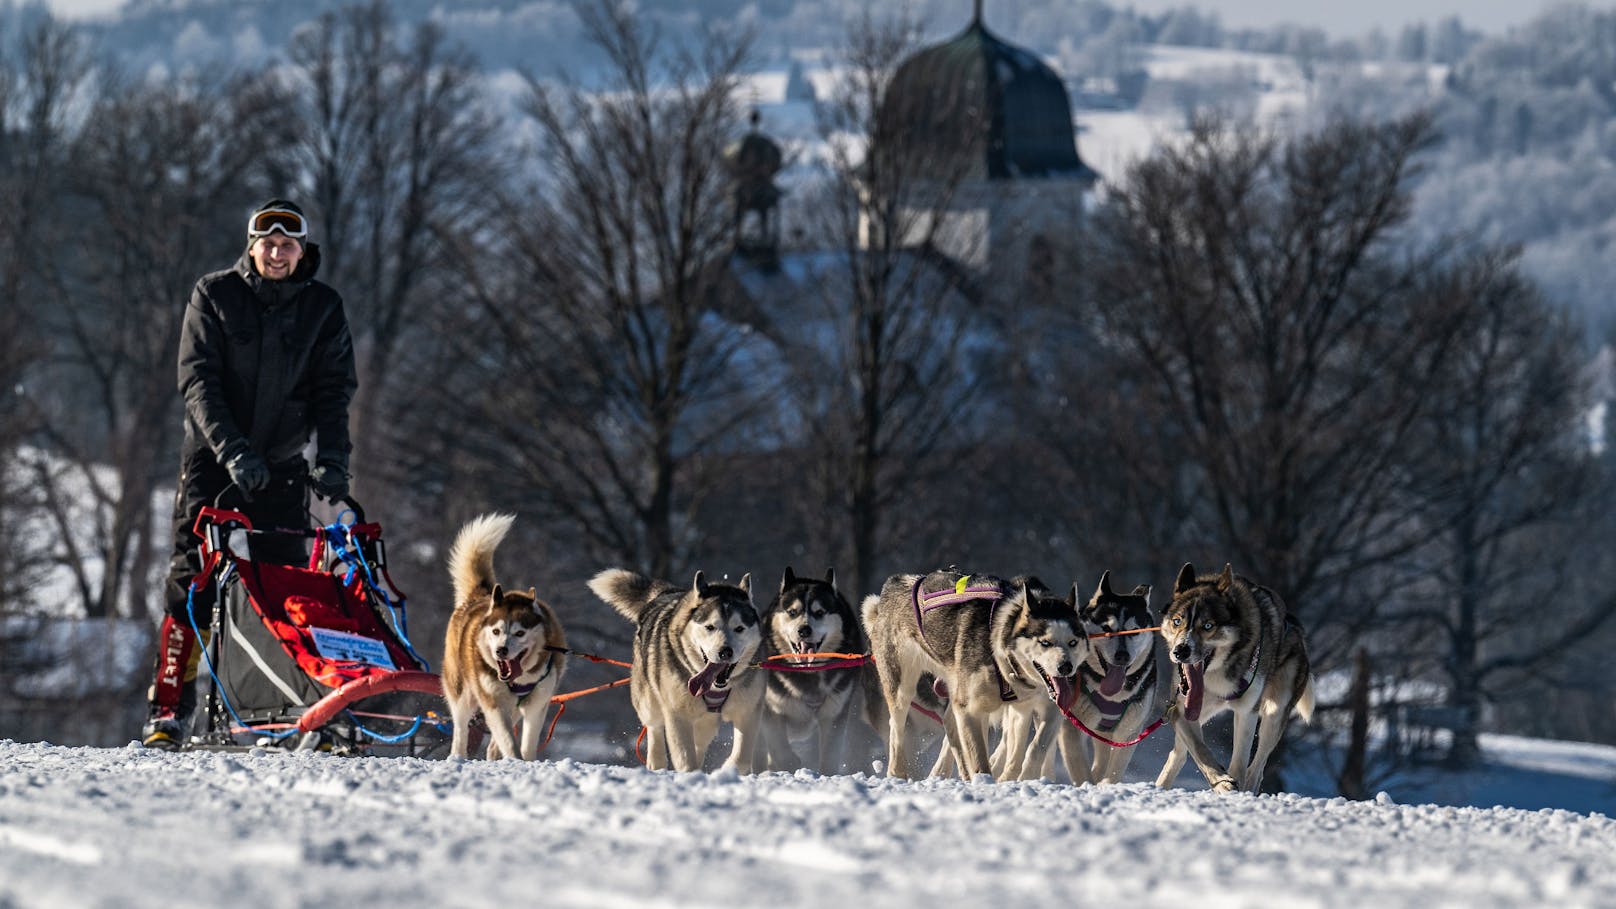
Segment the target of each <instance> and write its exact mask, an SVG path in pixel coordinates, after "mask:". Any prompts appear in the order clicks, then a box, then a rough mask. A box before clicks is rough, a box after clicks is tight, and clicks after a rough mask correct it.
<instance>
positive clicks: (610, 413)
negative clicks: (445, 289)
mask: <svg viewBox="0 0 1616 909" xmlns="http://www.w3.org/2000/svg"><path fill="white" fill-rule="evenodd" d="M579 12H580V18H581V19H582V21H583V22H584V25H585V28H586V29H587V32H588V34H589V35H590V37H591V39H592V40H593V41H595V42H596V43H597V44H598V45H599V47H600V48H601V49H602V50H603V51H604V53H605V55H606V58H607V60H608V61H609V67H608V69H607V73H606V76H605V81H604V84H601V85H597V86H592V87H591V89H589V90H586V89H585V88H584V87H582V86H579V85H577V84H569V83H550V82H545V81H541V80H539V79H537V78H531V77H530V86H529V88H530V92H529V97H528V101H527V105H526V111H527V114H528V117H529V122H530V124H531V126H532V127H533V129H534V132H535V134H536V136H537V142H538V149H537V159H536V162H535V163H536V164H537V168H536V170H537V172H538V180H537V181H536V185H532V186H530V187H525V188H524V189H523V191H520V192H518V193H517V194H516V195H515V197H513V198H512V199H511V200H510V203H509V208H508V211H507V215H506V222H505V229H504V231H503V235H504V236H505V237H507V238H510V240H511V244H510V246H511V249H510V254H509V256H508V257H500V258H499V259H498V260H497V264H498V265H501V266H503V265H508V266H509V267H493V268H490V267H489V266H488V263H489V261H490V257H488V256H487V255H485V254H482V252H481V250H480V249H468V250H466V256H465V259H464V262H465V267H464V269H463V274H464V282H465V285H466V288H467V291H468V292H469V293H470V294H471V295H472V297H473V299H475V300H476V301H477V302H478V303H480V304H481V305H480V306H479V312H480V315H481V317H482V329H483V332H484V333H482V334H475V333H471V332H468V333H467V334H466V336H465V337H464V338H463V340H464V342H465V344H464V349H463V353H462V356H461V359H460V364H461V365H462V366H463V367H464V369H462V370H461V376H460V380H459V381H458V382H457V383H456V384H455V386H454V390H453V398H454V400H455V402H456V403H457V404H458V406H459V407H460V411H459V413H460V417H459V419H457V421H456V427H457V428H456V430H455V432H456V434H457V436H458V437H459V438H458V439H457V440H456V441H455V443H454V444H453V445H452V446H451V447H452V448H453V450H454V451H455V452H457V453H458V454H455V455H451V457H458V458H459V463H460V464H461V465H463V466H464V468H465V471H464V472H465V473H467V474H472V475H477V476H479V477H480V478H481V479H483V480H484V482H485V484H486V485H485V486H484V487H483V488H484V489H485V490H495V491H497V492H498V493H499V495H500V496H501V497H502V500H503V501H520V502H526V503H529V504H530V505H531V506H532V509H533V510H535V511H537V512H538V514H540V515H541V516H543V517H547V518H549V519H550V520H551V522H552V523H554V524H555V526H557V527H558V528H565V529H564V530H561V531H559V532H561V533H565V534H568V535H569V539H570V540H571V542H572V543H573V545H572V547H571V548H572V549H573V551H574V552H575V553H576V552H580V551H581V552H583V553H586V554H587V555H588V556H589V557H591V558H592V559H594V560H595V564H599V562H600V561H611V562H618V563H627V564H629V565H632V566H635V567H637V568H639V569H641V570H646V571H650V572H652V573H653V574H657V575H659V576H666V575H667V572H669V571H670V570H672V569H673V568H674V567H675V566H676V565H677V564H678V563H679V562H680V561H682V560H683V559H685V558H688V557H689V555H690V547H691V544H692V542H693V540H692V537H691V535H690V527H691V521H690V515H691V513H692V510H693V509H694V508H695V507H696V504H697V503H698V501H699V500H700V498H701V496H702V494H703V493H704V491H705V489H706V488H707V485H708V484H709V483H710V482H711V481H712V479H713V477H712V476H711V475H710V474H708V473H706V472H705V469H704V467H703V464H704V458H709V457H716V456H717V455H719V454H720V453H722V451H723V450H724V446H725V444H726V442H727V441H729V440H732V439H734V438H736V433H738V432H739V431H740V430H741V429H742V428H743V427H745V425H746V424H747V422H748V419H749V417H750V416H751V415H752V414H753V413H754V412H755V411H754V408H755V407H756V406H757V400H758V395H756V394H755V393H754V387H755V385H756V384H757V382H758V380H759V377H758V376H756V375H752V374H748V371H747V370H746V369H745V368H743V361H742V352H743V348H744V347H745V345H746V344H747V343H748V339H749V336H748V334H747V333H745V332H743V331H739V330H736V328H735V326H732V325H728V324H726V323H725V322H724V320H723V319H722V318H721V317H720V315H719V314H718V312H717V310H716V303H717V299H718V298H717V288H718V287H719V284H720V283H721V280H722V268H723V264H724V262H725V261H726V260H727V258H728V255H729V252H730V242H731V230H730V217H729V211H728V206H729V196H728V193H727V184H726V183H725V169H724V161H723V158H722V153H723V149H724V146H725V143H726V141H727V140H728V139H729V137H730V135H731V132H732V129H733V124H735V123H736V122H737V120H738V118H737V117H736V116H735V114H736V110H735V105H734V102H733V100H732V99H733V98H734V96H735V89H736V80H737V73H738V72H739V69H740V66H741V64H742V61H743V60H744V59H745V55H746V53H747V42H746V41H745V40H744V39H740V40H736V39H732V38H729V37H726V36H725V35H723V34H719V33H714V34H711V35H710V36H709V37H708V38H707V39H706V40H705V41H704V42H703V43H702V44H701V45H700V46H699V47H698V48H696V49H694V50H686V49H682V48H674V49H672V50H664V49H663V48H662V47H661V46H660V45H659V42H658V40H657V38H656V36H655V35H653V34H650V33H647V32H646V31H644V30H642V27H641V26H640V24H639V23H638V22H637V21H636V19H635V18H634V17H633V15H632V14H631V12H630V11H629V10H627V9H626V8H623V7H619V6H617V5H615V4H609V3H601V4H599V5H598V6H587V7H581V8H580V11H579Z"/></svg>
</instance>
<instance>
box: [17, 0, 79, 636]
mask: <svg viewBox="0 0 1616 909" xmlns="http://www.w3.org/2000/svg"><path fill="white" fill-rule="evenodd" d="M70 39H71V33H70V32H69V31H67V30H66V29H64V28H62V27H61V26H59V25H57V24H55V23H52V22H50V21H49V20H46V22H45V23H44V24H42V25H41V26H40V27H39V28H38V29H37V30H36V31H35V32H33V33H32V34H31V36H30V37H29V38H27V39H26V40H25V41H24V43H23V47H24V49H25V50H24V58H23V59H15V58H8V59H5V60H3V61H0V111H5V112H7V116H6V118H5V122H4V129H0V162H3V163H4V165H5V166H4V167H3V168H0V202H3V203H4V204H5V206H6V208H7V210H9V211H10V212H12V216H11V217H9V218H5V219H3V220H0V293H3V294H4V295H5V299H6V300H8V301H10V302H9V303H8V304H7V305H5V306H0V616H3V615H5V614H7V613H9V612H11V611H12V610H13V608H14V607H15V606H16V604H17V603H18V602H19V601H20V600H21V599H22V597H23V596H24V594H25V593H26V592H27V591H28V590H29V589H30V588H31V587H32V586H33V585H34V583H35V582H36V581H37V579H38V576H39V572H40V570H41V568H42V565H41V559H40V553H39V552H38V547H37V546H35V545H31V544H30V539H31V535H30V534H28V533H26V532H25V531H24V529H23V525H24V522H25V520H26V517H27V515H28V513H29V511H30V509H31V507H32V505H33V504H34V497H33V495H32V494H31V485H30V484H29V483H28V482H27V481H26V478H25V477H24V476H23V470H22V468H21V467H20V466H19V460H18V459H19V456H20V455H21V454H22V446H23V445H24V443H25V441H26V440H28V439H29V438H30V437H31V436H32V434H33V432H34V431H35V429H37V417H38V416H39V410H38V408H36V407H34V406H32V405H31V403H30V401H29V398H28V396H27V395H26V393H25V389H26V387H27V386H26V385H25V381H26V380H27V379H29V378H30V377H31V375H32V373H33V371H34V369H35V367H36V365H37V364H38V363H39V362H40V361H41V360H43V359H44V357H45V355H46V352H47V338H46V334H45V332H44V331H42V330H41V327H40V324H39V321H40V320H39V318H38V315H39V313H38V312H37V310H35V309H34V308H32V307H29V306H26V305H24V301H25V300H27V299H28V296H29V295H30V294H32V293H33V292H34V288H35V286H36V278H37V270H36V269H35V268H34V264H35V261H36V260H35V258H34V254H35V252H37V248H36V246H35V245H34V241H35V239H36V238H35V237H34V236H33V233H34V228H35V225H37V224H38V223H40V222H41V221H44V220H45V219H46V218H47V217H48V215H49V211H50V209H51V208H52V206H53V203H54V198H53V196H52V194H51V192H50V191H51V189H52V188H53V187H54V186H55V185H57V184H56V181H57V179H58V174H57V171H58V166H57V163H56V160H55V152H56V150H57V148H58V146H59V141H58V140H59V133H60V128H61V127H60V118H61V107H62V106H63V102H64V98H63V96H64V94H65V91H64V90H63V89H62V87H61V83H62V82H63V81H65V80H66V79H67V74H65V73H55V72H54V71H55V69H56V67H53V66H50V65H48V64H47V62H46V60H47V59H49V58H52V57H57V56H61V55H63V53H65V52H63V53H53V50H54V49H55V48H57V47H59V46H60V45H63V44H69V43H70ZM39 73H45V74H52V75H53V76H54V78H50V79H43V80H42V79H40V78H38V76H37V74H39ZM17 112H20V115H19V114H18V113H17Z"/></svg>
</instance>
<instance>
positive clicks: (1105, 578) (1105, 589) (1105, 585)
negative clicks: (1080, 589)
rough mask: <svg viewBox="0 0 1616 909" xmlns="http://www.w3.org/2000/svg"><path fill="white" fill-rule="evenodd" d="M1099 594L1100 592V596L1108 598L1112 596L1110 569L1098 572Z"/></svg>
mask: <svg viewBox="0 0 1616 909" xmlns="http://www.w3.org/2000/svg"><path fill="white" fill-rule="evenodd" d="M1099 592H1100V595H1101V596H1106V597H1108V596H1111V595H1112V591H1111V569H1109V568H1107V569H1106V570H1104V571H1102V572H1100V591H1099Z"/></svg>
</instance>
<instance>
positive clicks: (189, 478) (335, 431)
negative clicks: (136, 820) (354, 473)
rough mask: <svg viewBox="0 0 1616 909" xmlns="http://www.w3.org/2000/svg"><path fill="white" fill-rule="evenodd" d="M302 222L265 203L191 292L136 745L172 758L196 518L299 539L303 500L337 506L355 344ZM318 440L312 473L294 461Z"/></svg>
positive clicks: (189, 701) (189, 635) (204, 617)
mask: <svg viewBox="0 0 1616 909" xmlns="http://www.w3.org/2000/svg"><path fill="white" fill-rule="evenodd" d="M308 235H309V227H308V221H307V219H305V218H304V217H303V211H302V209H300V208H298V207H297V206H296V205H294V204H293V203H291V202H288V201H286V200H285V199H272V200H270V201H268V202H266V203H264V204H263V205H262V206H260V207H259V208H258V209H257V210H256V211H254V212H253V214H252V217H251V218H250V219H248V221H247V249H246V251H245V252H243V253H242V255H241V258H240V260H238V261H237V262H236V264H235V267H233V268H229V269H226V270H224V271H216V272H213V273H211V274H208V275H204V276H203V277H202V279H201V280H200V281H198V282H197V283H196V288H195V289H194V290H193V291H192V292H191V301H190V304H189V305H188V306H187V307H186V309H185V320H184V323H183V325H182V327H181V329H180V356H179V389H180V394H181V395H182V396H183V397H184V399H185V440H184V442H183V443H182V444H181V446H180V472H179V482H178V489H177V490H176V492H175V496H174V551H173V555H172V557H171V559H170V563H169V574H168V582H167V584H166V586H165V597H166V600H167V602H166V614H165V615H164V617H163V624H162V628H161V631H160V633H159V635H158V647H157V665H156V668H155V670H154V672H153V676H154V679H153V682H152V687H151V692H150V700H151V709H150V713H149V716H148V719H147V721H146V726H145V729H144V730H143V731H142V735H141V738H142V741H143V742H144V743H145V745H146V746H147V747H152V748H177V747H179V745H180V744H181V743H182V742H183V741H184V735H185V729H186V728H187V727H188V726H189V724H190V719H191V712H192V710H193V708H194V706H195V702H196V694H195V685H194V682H195V678H196V667H197V661H198V657H199V656H200V653H201V651H200V646H199V643H198V641H197V636H196V633H195V631H194V630H193V625H192V619H193V617H194V619H195V627H197V628H206V627H208V624H209V621H210V618H211V616H212V614H213V613H212V609H213V606H214V602H213V601H214V592H213V587H212V585H211V584H204V585H202V586H200V587H198V588H197V589H196V590H195V591H194V592H192V591H190V584H191V579H192V578H193V577H194V576H195V575H196V573H197V572H199V571H200V570H201V568H202V565H201V560H200V557H199V554H198V551H197V547H198V545H199V544H200V542H201V541H200V540H198V539H197V537H196V535H195V534H194V533H192V532H191V528H192V527H193V526H194V524H195V522H196V516H197V513H198V512H199V511H200V510H201V508H202V507H203V506H204V505H213V504H214V503H215V500H216V499H217V498H218V497H219V494H220V493H222V492H224V491H225V490H226V489H230V488H231V487H234V489H235V491H236V494H235V495H234V496H233V497H230V498H228V499H227V501H226V502H225V504H226V505H227V506H229V507H238V506H239V510H240V511H242V512H243V513H244V514H246V515H247V517H248V518H249V519H251V520H252V522H253V525H254V526H257V527H270V528H273V527H306V526H308V489H309V488H310V487H312V488H313V490H314V491H315V492H316V493H318V494H319V495H321V496H324V497H326V498H328V499H337V498H341V497H343V496H345V495H347V494H348V453H349V451H350V450H351V449H352V445H351V444H350V442H349V439H348V405H349V403H350V402H351V401H352V400H353V394H354V388H355V387H356V385H357V382H356V380H355V378H354V355H353V341H352V338H351V337H350V336H349V334H348V319H347V316H345V315H344V314H343V311H342V298H341V297H340V296H338V295H337V292H336V291H335V290H333V289H332V288H331V287H330V286H328V285H326V284H322V283H321V282H319V281H316V280H314V273H315V272H316V271H317V270H318V269H319V267H320V249H319V247H318V246H316V245H315V244H313V243H310V242H308ZM311 434H312V435H313V437H314V438H315V439H316V440H317V443H316V448H315V459H314V468H313V469H312V470H310V469H309V466H308V463H307V462H306V461H305V460H304V456H303V450H304V448H305V447H307V445H308V442H309V439H310V436H311ZM253 556H254V558H258V559H262V560H265V561H274V562H282V563H286V564H298V563H301V562H302V561H303V560H304V559H305V558H307V553H306V551H305V549H304V546H303V542H302V541H301V540H299V539H297V538H294V537H283V538H279V539H277V538H274V537H260V538H256V539H255V540H254V543H253Z"/></svg>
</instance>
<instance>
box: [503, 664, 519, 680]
mask: <svg viewBox="0 0 1616 909" xmlns="http://www.w3.org/2000/svg"><path fill="white" fill-rule="evenodd" d="M521 674H522V664H520V663H518V662H517V661H515V660H500V661H499V680H500V681H501V682H509V681H510V680H511V679H514V678H516V677H517V676H519V675H521Z"/></svg>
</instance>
